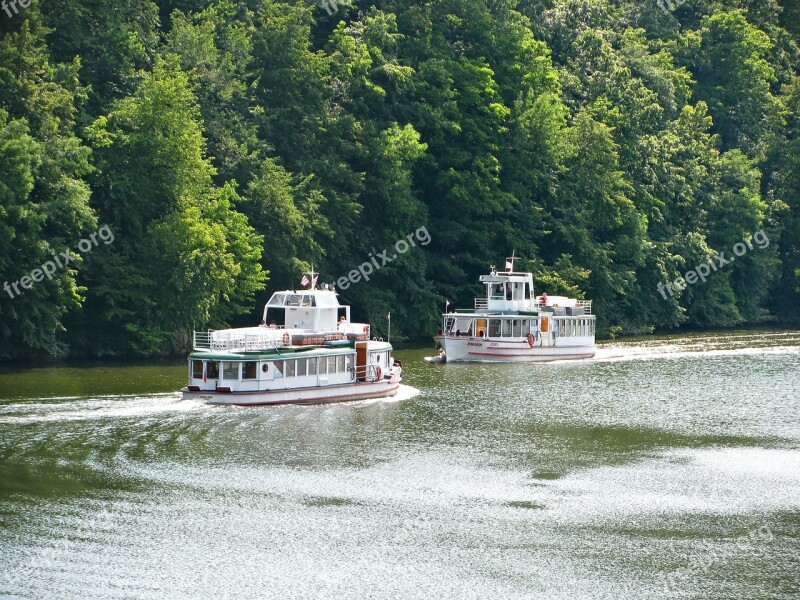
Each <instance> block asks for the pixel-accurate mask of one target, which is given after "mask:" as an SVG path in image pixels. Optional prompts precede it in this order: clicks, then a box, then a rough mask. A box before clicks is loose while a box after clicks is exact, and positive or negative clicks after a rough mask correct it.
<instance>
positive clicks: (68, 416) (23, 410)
mask: <svg viewBox="0 0 800 600" xmlns="http://www.w3.org/2000/svg"><path fill="white" fill-rule="evenodd" d="M201 408H208V406H207V405H206V404H205V403H203V402H200V401H197V400H182V399H181V396H180V395H179V394H177V393H170V394H147V395H122V396H98V397H94V398H85V397H81V396H67V397H52V398H37V399H36V400H23V401H15V402H12V403H8V404H3V405H0V423H13V424H20V423H36V422H45V421H85V420H91V419H106V418H130V417H146V416H150V415H154V414H159V413H175V412H188V411H193V410H198V409H201Z"/></svg>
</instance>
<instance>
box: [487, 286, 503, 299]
mask: <svg viewBox="0 0 800 600" xmlns="http://www.w3.org/2000/svg"><path fill="white" fill-rule="evenodd" d="M490 287H491V293H492V296H491V297H492V298H494V299H495V300H505V297H506V295H505V290H504V289H503V284H502V283H495V284H492V285H491V286H490Z"/></svg>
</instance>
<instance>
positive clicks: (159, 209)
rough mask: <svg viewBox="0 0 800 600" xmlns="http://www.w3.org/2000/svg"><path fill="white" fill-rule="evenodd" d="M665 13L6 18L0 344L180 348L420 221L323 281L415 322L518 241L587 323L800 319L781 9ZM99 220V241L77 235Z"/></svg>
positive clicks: (726, 3)
mask: <svg viewBox="0 0 800 600" xmlns="http://www.w3.org/2000/svg"><path fill="white" fill-rule="evenodd" d="M663 4H664V6H665V7H666V6H668V4H667V3H663ZM672 7H673V8H674V10H671V11H670V10H668V9H667V10H665V9H663V8H662V7H661V6H660V5H659V3H657V2H656V0H652V1H645V2H642V1H641V0H526V1H522V2H518V1H516V0H470V1H469V2H467V1H466V0H430V1H429V2H407V1H404V0H386V1H383V2H369V1H366V0H362V1H354V2H352V3H351V4H349V5H345V4H341V3H337V6H336V10H326V9H325V8H324V7H323V6H322V5H319V4H315V3H312V2H311V1H310V0H307V1H281V0H183V1H174V2H167V1H151V0H130V1H128V2H122V3H120V2H113V1H111V0H62V1H59V2H40V1H38V0H33V2H32V3H31V4H30V6H29V7H27V8H21V7H20V10H19V12H18V13H17V14H14V15H13V16H11V17H9V16H8V15H6V14H5V13H0V283H6V284H8V286H7V287H4V289H3V290H0V359H17V358H26V357H31V356H35V355H37V356H41V355H43V354H49V355H53V356H64V355H68V354H72V355H82V356H133V355H140V356H158V355H169V354H174V353H177V352H183V351H184V350H185V349H186V348H187V344H188V343H189V341H190V337H189V334H190V332H191V330H192V329H193V328H194V329H203V328H206V327H213V328H219V327H224V326H228V325H242V324H252V323H254V322H257V320H258V315H260V308H259V304H263V302H264V301H265V299H266V298H267V297H268V295H269V294H270V293H271V291H273V290H275V289H282V288H287V287H290V288H291V287H297V286H298V285H299V279H300V275H301V273H302V271H303V270H305V269H307V268H308V267H309V266H310V265H311V263H313V264H314V265H315V267H316V268H317V270H319V271H320V272H321V274H322V275H321V281H335V280H336V279H337V278H338V277H340V276H342V275H346V274H347V273H348V272H349V271H351V270H353V269H354V268H356V267H357V266H358V265H360V264H362V263H364V262H367V261H369V260H370V257H371V256H377V255H378V254H379V253H381V252H383V251H384V250H386V249H390V250H391V249H392V248H393V246H394V244H395V243H396V242H397V241H398V240H401V239H405V238H406V236H407V235H409V234H411V233H413V232H415V231H417V230H419V229H420V228H422V227H424V228H426V230H427V231H428V232H429V234H430V240H431V242H430V243H429V244H426V245H424V246H423V245H421V244H417V245H416V247H414V248H413V249H411V250H410V251H409V252H407V253H405V254H403V255H402V256H398V257H397V258H396V260H392V261H391V262H389V263H387V264H385V265H384V266H383V267H382V268H381V269H378V270H377V271H376V272H375V274H374V276H373V277H372V278H371V279H370V281H368V282H367V281H362V282H360V283H358V284H355V285H352V286H350V287H349V288H348V289H347V290H346V291H345V290H342V291H341V292H340V294H341V296H342V300H343V301H345V302H347V303H350V304H352V305H353V307H354V313H355V314H357V315H359V316H360V317H361V318H363V319H366V320H371V321H373V323H374V325H375V328H376V331H378V332H381V330H382V328H384V327H385V315H386V313H387V312H389V311H391V312H392V315H393V318H392V321H393V328H392V331H393V334H395V335H400V336H405V337H408V338H416V337H422V336H426V335H428V334H430V333H431V332H432V331H434V330H435V328H436V321H437V319H438V315H439V313H440V312H441V310H442V308H443V306H444V301H445V298H446V299H448V300H450V301H451V303H454V304H455V305H457V306H458V305H464V306H467V305H471V299H472V297H473V296H475V295H476V293H479V292H480V290H481V288H480V287H479V285H478V284H477V278H478V275H480V274H481V273H484V272H486V270H487V268H488V266H489V265H490V264H492V263H500V262H501V261H502V260H503V257H505V256H508V255H509V254H510V253H511V252H512V251H515V252H516V254H517V256H522V257H523V258H524V261H522V262H521V263H518V265H517V267H518V268H524V269H525V270H531V271H533V272H534V273H535V277H536V285H537V289H538V291H547V292H548V293H570V294H576V295H578V296H579V297H585V298H593V299H594V300H595V305H594V306H595V311H596V313H597V314H598V319H599V320H598V333H599V334H600V335H616V334H634V333H645V332H651V331H654V330H664V329H671V328H676V327H680V326H695V327H726V326H732V325H737V324H741V323H758V322H764V321H766V320H780V319H787V320H788V319H797V309H798V307H800V112H799V111H800V72H799V69H800V48H798V44H799V43H800V12H798V8H797V6H796V3H794V2H788V1H783V0H687V1H686V2H684V3H683V4H681V5H677V3H672ZM329 8H330V7H329ZM104 226H105V227H107V228H108V231H111V232H113V242H108V243H100V244H95V247H93V249H91V251H88V250H86V251H84V248H83V247H79V243H80V242H81V240H87V239H91V238H90V236H91V235H92V234H93V233H96V232H97V231H98V229H99V228H101V227H104ZM755 235H758V236H759V239H760V240H767V241H768V243H767V244H766V245H764V244H755V245H754V244H753V237H754V236H755ZM740 243H744V244H745V247H746V248H747V250H746V251H745V252H743V253H741V254H739V253H737V254H736V257H735V261H731V262H730V263H729V264H727V265H725V266H721V267H720V268H718V269H714V271H713V272H712V273H710V275H709V276H708V277H707V279H706V281H703V282H699V283H696V284H694V285H686V286H675V287H674V288H673V289H672V290H671V293H670V294H664V295H662V294H661V293H659V289H658V286H659V284H662V283H664V284H666V283H669V282H674V281H675V280H676V279H677V278H679V277H682V276H683V275H684V274H685V273H686V272H687V271H689V270H691V269H693V268H694V267H696V266H697V265H700V264H703V263H706V264H712V263H715V261H716V260H717V259H716V257H718V256H720V253H727V255H728V256H731V255H732V252H733V250H732V249H733V248H734V247H736V245H737V244H740ZM739 247H741V246H739ZM67 251H71V253H72V258H73V260H71V261H70V262H69V264H65V265H63V267H59V268H54V269H53V273H49V272H48V273H47V274H48V276H47V277H43V278H42V279H41V280H35V279H36V278H34V283H33V284H32V285H23V284H22V283H20V282H22V281H23V278H25V277H27V278H28V279H27V282H28V283H30V278H31V277H30V276H31V275H32V274H35V273H36V270H37V269H40V270H41V269H42V268H43V265H45V264H46V263H47V262H48V261H55V259H56V257H59V256H61V255H62V253H64V252H67ZM13 284H17V287H16V289H15V288H14V285H13Z"/></svg>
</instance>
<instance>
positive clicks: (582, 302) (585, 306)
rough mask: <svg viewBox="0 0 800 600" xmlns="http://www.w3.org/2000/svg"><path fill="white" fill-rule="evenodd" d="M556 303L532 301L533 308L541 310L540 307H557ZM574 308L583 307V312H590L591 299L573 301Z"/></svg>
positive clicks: (587, 313) (588, 313)
mask: <svg viewBox="0 0 800 600" xmlns="http://www.w3.org/2000/svg"><path fill="white" fill-rule="evenodd" d="M557 306H558V305H557V304H549V303H547V304H545V303H544V302H538V301H536V302H534V303H533V310H541V309H542V308H553V307H557ZM575 307H576V308H583V313H584V314H586V315H590V314H592V301H591V300H576V301H575Z"/></svg>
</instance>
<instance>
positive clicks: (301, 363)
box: [297, 358, 308, 377]
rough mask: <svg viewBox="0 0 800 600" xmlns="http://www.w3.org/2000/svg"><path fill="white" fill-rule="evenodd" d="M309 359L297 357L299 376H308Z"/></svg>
mask: <svg viewBox="0 0 800 600" xmlns="http://www.w3.org/2000/svg"><path fill="white" fill-rule="evenodd" d="M307 362H308V359H305V358H298V359H297V376H298V377H305V376H306V363H307Z"/></svg>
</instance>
